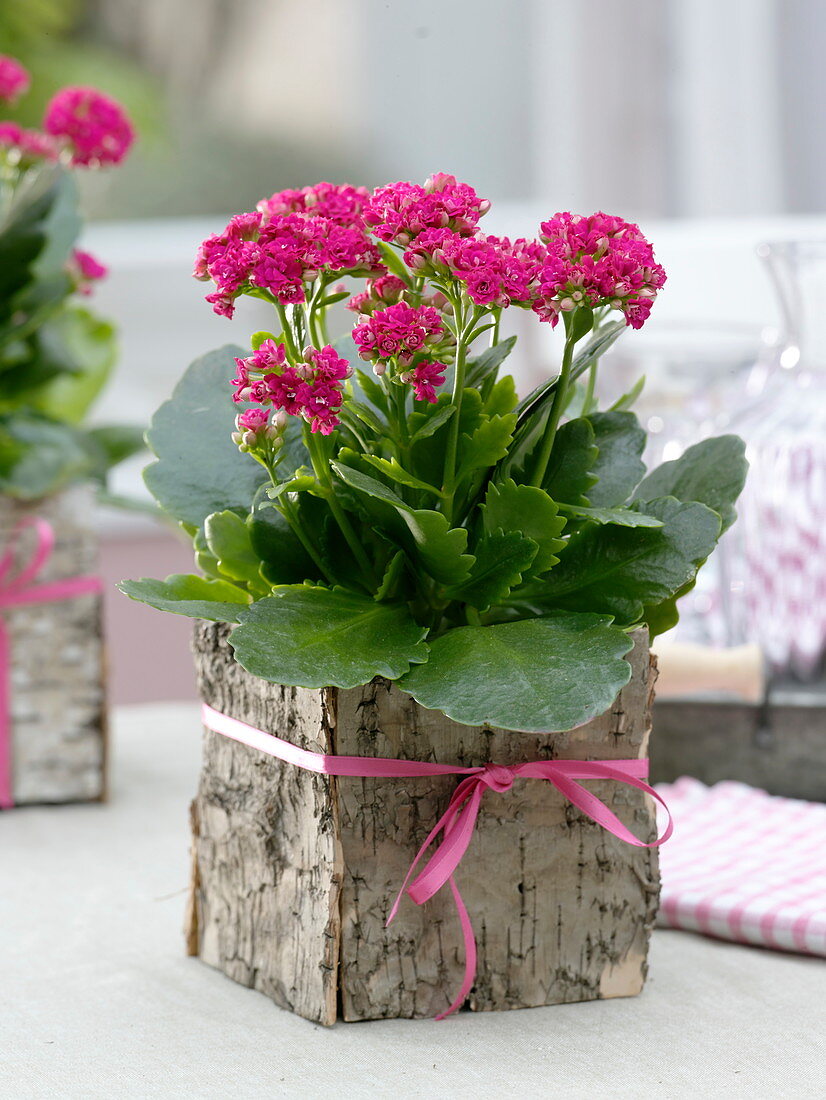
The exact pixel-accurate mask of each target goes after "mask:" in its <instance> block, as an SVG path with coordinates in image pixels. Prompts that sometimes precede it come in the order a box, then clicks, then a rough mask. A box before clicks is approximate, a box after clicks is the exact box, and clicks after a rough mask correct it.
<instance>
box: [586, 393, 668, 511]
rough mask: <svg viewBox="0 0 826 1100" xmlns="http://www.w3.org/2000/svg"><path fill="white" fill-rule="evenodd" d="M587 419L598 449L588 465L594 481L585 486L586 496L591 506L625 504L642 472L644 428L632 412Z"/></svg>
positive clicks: (603, 414)
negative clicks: (594, 459) (591, 484)
mask: <svg viewBox="0 0 826 1100" xmlns="http://www.w3.org/2000/svg"><path fill="white" fill-rule="evenodd" d="M588 419H589V420H590V422H591V426H592V427H593V429H594V443H595V444H596V446H597V449H598V451H599V453H598V454H597V458H596V461H595V462H594V464H593V465H592V466H591V473H592V474H593V475H594V476H595V477H596V478H597V481H596V484H595V485H593V486H591V488H590V489H589V490H588V500H589V501H590V502H591V505H592V506H593V507H594V508H616V507H617V506H618V505H620V504H625V502H626V501H627V500H628V499H629V498H630V496H631V494H632V493H633V492H634V489H635V488H636V487H637V485H639V483H640V481H641V480H642V478H643V477H644V476H645V463H644V462H643V461H642V457H641V456H642V452H643V451H644V450H645V432H644V431H643V430H642V428H641V427H640V424H639V421H638V420H637V418H636V416H635V415H634V414H633V413H632V412H601V413H592V414H591V415H590V416H589V417H588ZM675 495H676V494H674V493H668V492H664V493H656V494H655V496H675Z"/></svg>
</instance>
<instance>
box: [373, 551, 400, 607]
mask: <svg viewBox="0 0 826 1100" xmlns="http://www.w3.org/2000/svg"><path fill="white" fill-rule="evenodd" d="M405 561H406V557H405V553H404V550H399V551H397V553H395V554H394V555H393V557H392V558H391V559H390V561H389V562H388V563H387V568H386V569H385V571H384V576H383V577H382V580H381V584H380V585H379V587H378V589H377V591H376V596H375V598H376V599H377V600H390V599H392V598H393V597H394V596H395V595H396V589H397V587H398V585H399V582H400V581H401V579H402V577H403V576H404V572H405Z"/></svg>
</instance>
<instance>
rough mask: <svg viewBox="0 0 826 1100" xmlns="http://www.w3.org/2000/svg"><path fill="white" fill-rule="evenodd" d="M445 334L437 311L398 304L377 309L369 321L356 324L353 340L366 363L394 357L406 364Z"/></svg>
mask: <svg viewBox="0 0 826 1100" xmlns="http://www.w3.org/2000/svg"><path fill="white" fill-rule="evenodd" d="M443 334H444V326H443V325H442V319H441V317H440V316H439V312H438V310H436V309H434V308H433V307H432V306H410V305H408V304H407V303H406V302H397V303H396V305H393V306H388V307H387V309H379V310H376V311H375V312H374V313H373V315H372V316H371V317H370V318H369V320H367V321H363V322H362V323H361V324H360V325H357V326H356V327H355V328H354V329H353V340H354V342H355V344H356V347H357V348H358V350H359V355H360V357H361V358H362V359H365V360H367V362H370V363H372V362H375V361H376V360H379V361H382V362H385V363H386V362H387V360H389V359H394V358H395V359H398V361H399V363H401V364H402V365H406V364H407V363H410V362H411V361H412V359H413V356H414V355H415V354H416V353H417V352H420V351H422V350H423V349H424V348H425V347H426V346H428V345H432V344H438V343H439V342H440V340H441V338H442V335H443Z"/></svg>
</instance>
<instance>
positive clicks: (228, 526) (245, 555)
mask: <svg viewBox="0 0 826 1100" xmlns="http://www.w3.org/2000/svg"><path fill="white" fill-rule="evenodd" d="M273 510H274V509H273ZM204 537H205V539H206V544H207V547H208V548H209V551H210V553H211V554H212V555H213V557H214V558H215V560H216V562H217V565H218V569H219V570H220V571H221V573H222V574H223V576H225V577H229V579H230V580H233V581H242V582H243V583H244V584H246V585H248V586H249V587H250V589H251V590H252V591H253V592H257V593H259V594H263V593H264V592H266V591H268V590H269V588H270V585H268V584H266V582H264V581H263V579H262V577H261V558H260V556H259V555H258V553H257V552H256V550H255V548H254V547H253V545H252V535H251V530H250V527H249V526H248V524H247V522H246V520H244V519H242V518H241V516H239V515H237V514H236V513H235V512H213V513H212V515H211V516H207V518H206V520H205V521H204Z"/></svg>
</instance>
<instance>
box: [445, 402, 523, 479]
mask: <svg viewBox="0 0 826 1100" xmlns="http://www.w3.org/2000/svg"><path fill="white" fill-rule="evenodd" d="M515 425H516V413H506V414H505V415H504V416H498V415H497V416H490V417H487V416H486V417H485V418H484V419H483V420H482V421H481V422H480V423H479V424H478V425H477V427H476V428H475V429H474V431H473V433H472V434H469V435H467V434H464V435H462V437H461V438H460V440H459V463H458V465H459V469H458V474H457V478H456V480H457V481H461V480H462V478H464V477H466V476H467V475H468V474H470V473H472V472H473V471H474V470H480V469H487V468H488V467H490V466H495V465H496V463H497V462H498V461H499V459H500V458H504V456H505V455H506V454H507V453H508V444H509V443H510V441H511V439H512V438H513V429H514V427H515Z"/></svg>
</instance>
